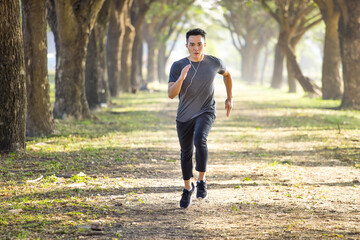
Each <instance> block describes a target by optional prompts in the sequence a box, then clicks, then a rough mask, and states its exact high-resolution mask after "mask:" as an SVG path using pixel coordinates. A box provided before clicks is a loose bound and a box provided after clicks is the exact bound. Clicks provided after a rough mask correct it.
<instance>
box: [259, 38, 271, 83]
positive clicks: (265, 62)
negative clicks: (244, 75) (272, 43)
mask: <svg viewBox="0 0 360 240" xmlns="http://www.w3.org/2000/svg"><path fill="white" fill-rule="evenodd" d="M268 57H269V48H268V44H266V45H265V51H264V62H263V64H262V67H261V76H260V84H261V85H264V83H265V68H266V65H267V61H268Z"/></svg>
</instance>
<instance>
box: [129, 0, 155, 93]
mask: <svg viewBox="0 0 360 240" xmlns="http://www.w3.org/2000/svg"><path fill="white" fill-rule="evenodd" d="M154 2H155V0H137V1H134V2H133V4H132V7H131V9H130V18H131V24H132V26H133V27H134V42H133V46H132V53H131V72H130V73H131V74H130V82H131V92H133V93H135V92H137V91H138V90H139V88H140V82H141V78H142V76H141V74H140V72H141V71H140V68H139V66H138V65H139V64H138V60H139V56H140V54H139V51H140V48H142V43H143V36H142V32H141V29H142V26H143V23H144V20H145V16H146V13H147V12H148V11H149V9H150V6H151V4H153V3H154Z"/></svg>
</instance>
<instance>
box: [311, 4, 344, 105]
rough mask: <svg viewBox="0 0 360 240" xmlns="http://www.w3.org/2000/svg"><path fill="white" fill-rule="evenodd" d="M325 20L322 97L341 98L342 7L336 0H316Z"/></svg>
mask: <svg viewBox="0 0 360 240" xmlns="http://www.w3.org/2000/svg"><path fill="white" fill-rule="evenodd" d="M314 2H315V3H316V4H317V5H318V7H319V9H320V12H321V15H322V18H323V20H324V22H325V25H326V29H325V43H324V58H323V67H322V88H321V90H322V98H323V99H340V98H341V96H342V79H341V75H340V67H341V56H340V43H339V34H338V25H339V19H340V14H341V12H340V9H338V8H337V7H336V5H335V4H336V2H335V1H334V0H314Z"/></svg>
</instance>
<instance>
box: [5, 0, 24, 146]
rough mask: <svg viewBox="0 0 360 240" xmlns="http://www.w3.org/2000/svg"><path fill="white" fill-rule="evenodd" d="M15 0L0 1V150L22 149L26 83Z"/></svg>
mask: <svg viewBox="0 0 360 240" xmlns="http://www.w3.org/2000/svg"><path fill="white" fill-rule="evenodd" d="M19 4H20V3H19V1H18V0H8V1H0V12H1V14H0V26H1V27H0V36H1V37H0V56H1V57H0V106H1V108H0V151H1V152H11V151H16V150H21V149H24V148H25V125H26V86H25V64H24V51H23V38H22V31H21V26H20V6H19Z"/></svg>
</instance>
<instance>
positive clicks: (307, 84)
mask: <svg viewBox="0 0 360 240" xmlns="http://www.w3.org/2000/svg"><path fill="white" fill-rule="evenodd" d="M281 47H282V49H283V51H284V52H285V55H286V59H287V61H288V62H289V64H290V65H291V68H292V69H293V72H294V75H295V78H296V79H297V80H298V81H299V83H300V85H301V87H302V88H303V90H304V92H306V93H309V94H310V96H320V95H321V93H320V88H319V87H318V86H317V85H316V84H315V83H314V82H313V81H312V80H311V79H309V78H308V77H305V76H304V75H303V73H302V71H301V68H300V66H299V64H298V62H297V61H296V56H295V54H294V52H293V50H292V49H291V48H290V46H289V45H288V44H286V43H282V44H281Z"/></svg>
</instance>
